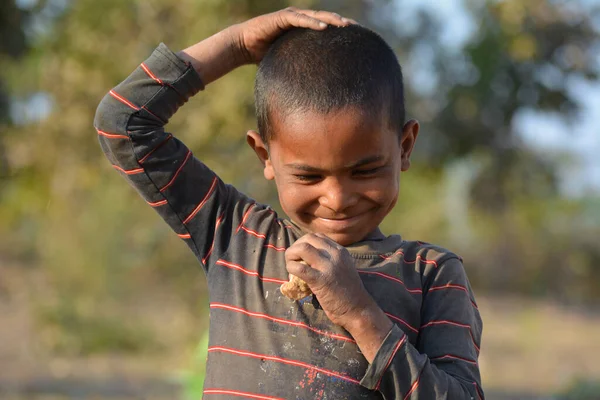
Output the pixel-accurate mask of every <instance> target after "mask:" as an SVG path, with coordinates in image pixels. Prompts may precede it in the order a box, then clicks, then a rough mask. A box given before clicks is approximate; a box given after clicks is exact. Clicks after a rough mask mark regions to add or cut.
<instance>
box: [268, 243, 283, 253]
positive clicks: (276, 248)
mask: <svg viewBox="0 0 600 400" xmlns="http://www.w3.org/2000/svg"><path fill="white" fill-rule="evenodd" d="M265 247H268V248H270V249H273V250H275V251H286V248H285V247H277V246H275V245H273V244H265Z"/></svg>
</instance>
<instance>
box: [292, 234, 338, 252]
mask: <svg viewBox="0 0 600 400" xmlns="http://www.w3.org/2000/svg"><path fill="white" fill-rule="evenodd" d="M299 240H302V241H304V242H306V243H309V244H310V245H312V246H314V247H315V248H317V249H321V250H324V251H326V252H328V253H331V252H334V251H339V250H341V248H342V246H340V245H339V244H337V243H336V242H335V241H333V240H331V239H330V238H329V237H328V236H327V235H324V234H323V233H310V234H307V235H304V236H302V237H301V238H300V239H299Z"/></svg>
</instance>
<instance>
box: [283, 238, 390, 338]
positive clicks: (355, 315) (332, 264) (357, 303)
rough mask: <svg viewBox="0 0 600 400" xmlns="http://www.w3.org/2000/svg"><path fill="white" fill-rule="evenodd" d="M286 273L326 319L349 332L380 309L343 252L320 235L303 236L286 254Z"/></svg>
mask: <svg viewBox="0 0 600 400" xmlns="http://www.w3.org/2000/svg"><path fill="white" fill-rule="evenodd" d="M285 260H286V268H287V270H288V272H289V273H291V274H293V275H296V276H297V277H299V278H301V279H302V280H304V281H305V282H306V283H307V284H308V286H309V287H310V289H311V290H312V292H313V293H314V295H315V296H316V297H317V299H318V300H319V304H321V307H322V308H323V311H325V313H326V314H327V316H328V317H329V319H330V320H331V321H332V322H333V323H335V324H337V325H339V326H341V327H343V328H346V329H348V328H349V327H350V326H352V325H353V324H356V323H357V322H358V321H359V320H360V319H362V316H363V315H364V314H365V313H369V312H371V311H373V310H374V307H376V308H379V307H378V306H377V304H376V303H375V301H374V300H373V298H372V297H371V295H370V294H369V293H368V292H367V290H366V289H365V287H364V286H363V283H362V281H361V279H360V277H359V275H358V271H357V270H356V267H355V266H354V260H353V259H352V257H351V256H350V253H349V252H348V250H346V248H344V247H343V246H340V245H339V244H337V243H336V242H334V241H333V240H331V239H329V238H328V237H327V236H325V235H323V234H320V233H310V234H307V235H304V236H303V237H301V238H300V239H298V240H297V241H296V242H295V243H294V244H292V245H291V246H290V247H289V248H288V249H287V250H286V252H285Z"/></svg>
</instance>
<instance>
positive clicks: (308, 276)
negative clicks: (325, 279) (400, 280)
mask: <svg viewBox="0 0 600 400" xmlns="http://www.w3.org/2000/svg"><path fill="white" fill-rule="evenodd" d="M285 268H286V269H287V271H288V272H289V273H290V274H291V275H296V276H297V277H298V278H300V279H302V280H303V281H304V282H306V283H308V284H309V286H310V284H311V283H313V282H316V281H318V280H319V277H320V275H321V274H320V273H319V271H318V270H316V269H314V268H311V266H310V265H308V264H305V263H301V262H299V261H288V262H287V263H286V264H285ZM290 279H291V276H290Z"/></svg>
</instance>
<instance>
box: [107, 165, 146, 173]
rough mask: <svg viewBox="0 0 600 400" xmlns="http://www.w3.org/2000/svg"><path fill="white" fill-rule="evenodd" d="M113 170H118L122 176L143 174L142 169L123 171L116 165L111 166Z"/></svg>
mask: <svg viewBox="0 0 600 400" xmlns="http://www.w3.org/2000/svg"><path fill="white" fill-rule="evenodd" d="M113 168H115V169H118V170H119V171H121V172H123V173H124V174H127V175H135V174H141V173H142V172H144V168H136V169H130V170H124V169H123V168H121V167H119V166H118V165H113Z"/></svg>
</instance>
